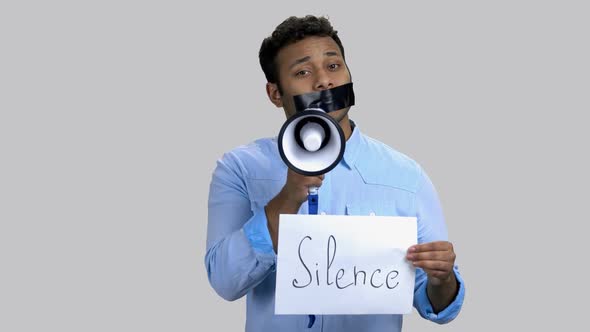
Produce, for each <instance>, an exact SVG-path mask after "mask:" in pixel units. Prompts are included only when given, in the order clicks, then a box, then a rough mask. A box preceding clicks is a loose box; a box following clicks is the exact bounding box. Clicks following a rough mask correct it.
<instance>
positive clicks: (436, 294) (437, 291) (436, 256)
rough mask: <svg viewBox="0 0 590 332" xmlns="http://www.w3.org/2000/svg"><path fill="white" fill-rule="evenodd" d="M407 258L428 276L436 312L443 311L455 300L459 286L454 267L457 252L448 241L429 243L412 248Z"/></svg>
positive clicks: (429, 295) (430, 293)
mask: <svg viewBox="0 0 590 332" xmlns="http://www.w3.org/2000/svg"><path fill="white" fill-rule="evenodd" d="M406 258H407V259H408V260H409V261H410V262H412V264H413V265H414V266H415V267H420V268H422V269H423V270H424V272H425V273H426V274H427V275H428V286H427V293H428V297H429V298H430V303H431V304H432V306H433V308H434V310H435V311H436V312H440V311H442V310H443V309H444V308H446V307H447V306H448V305H449V304H450V303H451V302H452V301H453V299H454V298H455V296H456V294H457V291H458V285H457V279H456V278H455V273H454V271H453V266H454V265H455V258H456V255H455V251H454V250H453V244H452V243H450V242H447V241H438V242H429V243H423V244H417V245H414V246H411V247H410V248H409V249H408V253H407V255H406Z"/></svg>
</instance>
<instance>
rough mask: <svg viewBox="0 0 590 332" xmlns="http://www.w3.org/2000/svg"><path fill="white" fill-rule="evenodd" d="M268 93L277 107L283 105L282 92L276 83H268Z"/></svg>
mask: <svg viewBox="0 0 590 332" xmlns="http://www.w3.org/2000/svg"><path fill="white" fill-rule="evenodd" d="M266 94H267V95H268V99H269V100H270V102H271V103H273V104H274V105H275V106H276V107H283V100H282V99H281V93H280V92H279V87H278V85H277V84H276V83H266Z"/></svg>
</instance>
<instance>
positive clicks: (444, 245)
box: [408, 241, 453, 253]
mask: <svg viewBox="0 0 590 332" xmlns="http://www.w3.org/2000/svg"><path fill="white" fill-rule="evenodd" d="M447 250H450V251H453V244H452V243H451V242H448V241H435V242H428V243H422V244H416V245H413V246H411V247H410V248H408V252H410V253H420V252H428V251H447Z"/></svg>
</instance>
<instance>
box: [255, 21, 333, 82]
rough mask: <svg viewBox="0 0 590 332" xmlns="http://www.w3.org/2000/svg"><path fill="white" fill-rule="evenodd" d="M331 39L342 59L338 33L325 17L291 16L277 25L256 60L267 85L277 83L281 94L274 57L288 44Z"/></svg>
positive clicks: (263, 44) (265, 40) (263, 43)
mask: <svg viewBox="0 0 590 332" xmlns="http://www.w3.org/2000/svg"><path fill="white" fill-rule="evenodd" d="M310 36H317V37H332V39H334V41H335V42H336V44H337V45H338V47H339V48H340V52H341V53H342V57H343V58H344V47H342V42H341V41H340V38H339V37H338V31H336V30H334V28H333V27H332V24H330V21H328V19H327V18H325V17H316V16H313V15H307V16H305V17H296V16H291V17H289V18H287V19H286V20H284V21H283V23H281V24H279V25H278V26H277V27H276V29H275V31H273V33H272V34H271V35H270V36H269V37H267V38H265V39H264V40H263V41H262V45H261V46H260V52H259V53H258V58H259V60H260V66H261V67H262V71H263V72H264V75H265V76H266V80H267V81H268V82H269V83H277V85H278V89H279V92H280V93H281V94H282V89H281V84H280V82H279V73H278V68H277V64H276V57H277V54H278V53H279V51H280V50H281V49H282V48H283V47H285V46H288V45H290V44H293V43H296V42H298V41H300V40H302V39H304V38H306V37H310Z"/></svg>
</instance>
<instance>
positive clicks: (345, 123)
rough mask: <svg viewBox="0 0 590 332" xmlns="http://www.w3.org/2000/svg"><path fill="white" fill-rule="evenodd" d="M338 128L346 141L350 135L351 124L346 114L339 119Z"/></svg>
mask: <svg viewBox="0 0 590 332" xmlns="http://www.w3.org/2000/svg"><path fill="white" fill-rule="evenodd" d="M339 124H340V128H342V132H343V133H344V139H346V140H347V141H348V139H349V138H350V136H351V135H352V126H351V125H350V120H349V119H348V114H346V116H344V117H343V118H342V120H340V123H339Z"/></svg>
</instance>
